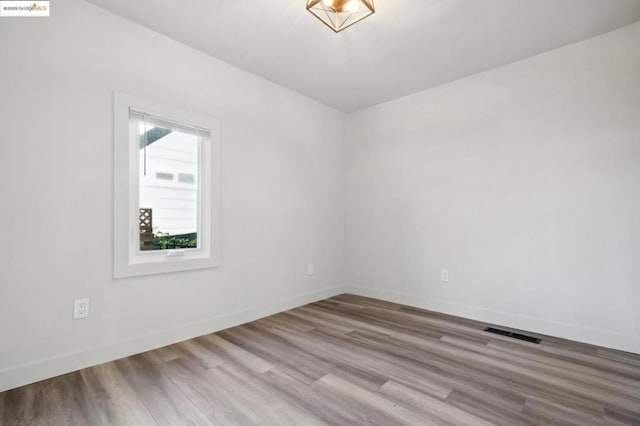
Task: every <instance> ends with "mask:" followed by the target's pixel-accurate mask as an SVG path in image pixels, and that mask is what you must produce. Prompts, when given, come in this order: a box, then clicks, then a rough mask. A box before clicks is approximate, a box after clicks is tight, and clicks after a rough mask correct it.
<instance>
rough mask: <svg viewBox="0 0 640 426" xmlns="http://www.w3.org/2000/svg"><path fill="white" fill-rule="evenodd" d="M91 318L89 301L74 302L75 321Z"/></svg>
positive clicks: (79, 300)
mask: <svg viewBox="0 0 640 426" xmlns="http://www.w3.org/2000/svg"><path fill="white" fill-rule="evenodd" d="M88 316H89V299H78V300H76V301H74V302H73V319H74V320H76V319H81V318H87V317H88Z"/></svg>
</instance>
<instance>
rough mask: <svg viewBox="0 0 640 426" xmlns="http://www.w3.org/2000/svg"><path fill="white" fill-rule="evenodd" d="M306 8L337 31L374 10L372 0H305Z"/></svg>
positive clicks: (360, 19)
mask: <svg viewBox="0 0 640 426" xmlns="http://www.w3.org/2000/svg"><path fill="white" fill-rule="evenodd" d="M307 10H308V11H309V12H311V13H313V15H314V16H315V17H316V18H318V19H319V20H321V21H322V23H324V24H325V25H326V26H327V27H329V28H331V29H332V30H333V31H335V32H337V33H338V32H340V31H342V30H344V29H345V28H347V27H350V26H351V25H353V24H355V23H356V22H359V21H362V20H363V19H364V18H366V17H367V16H369V15H373V13H374V12H375V11H376V9H375V7H374V5H373V0H307Z"/></svg>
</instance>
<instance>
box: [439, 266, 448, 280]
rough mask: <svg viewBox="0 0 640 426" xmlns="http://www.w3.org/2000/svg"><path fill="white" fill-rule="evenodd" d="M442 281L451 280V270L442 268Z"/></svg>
mask: <svg viewBox="0 0 640 426" xmlns="http://www.w3.org/2000/svg"><path fill="white" fill-rule="evenodd" d="M440 281H441V282H443V283H448V282H449V270H448V269H440Z"/></svg>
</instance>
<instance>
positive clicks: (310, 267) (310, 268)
mask: <svg viewBox="0 0 640 426" xmlns="http://www.w3.org/2000/svg"><path fill="white" fill-rule="evenodd" d="M315 273H316V272H315V268H314V267H313V263H309V264H308V265H307V275H309V276H311V275H313V274H315Z"/></svg>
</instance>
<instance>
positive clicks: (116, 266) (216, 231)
mask: <svg viewBox="0 0 640 426" xmlns="http://www.w3.org/2000/svg"><path fill="white" fill-rule="evenodd" d="M130 109H132V110H136V111H144V112H145V113H148V114H150V115H153V116H157V117H161V118H165V119H167V120H169V121H175V122H176V123H178V124H179V123H185V124H188V125H189V126H191V127H197V128H200V129H203V130H205V129H206V130H207V131H208V132H210V134H211V138H210V139H209V141H208V143H202V144H201V148H200V149H201V153H200V156H199V157H200V169H201V175H202V176H201V179H200V181H199V188H198V191H199V196H198V201H199V206H198V207H199V213H200V214H199V215H198V221H199V229H198V231H199V233H198V246H199V247H198V249H185V250H162V251H158V252H149V251H147V252H141V251H140V250H139V244H140V242H139V237H138V235H139V224H138V220H139V218H138V215H139V206H138V205H139V197H138V191H139V175H138V173H139V171H138V168H139V161H138V155H139V148H138V147H137V146H136V145H135V144H134V143H132V142H131V139H130V122H129V111H130ZM113 144H114V167H113V176H114V203H113V214H114V224H113V235H114V245H113V249H114V250H113V256H114V263H113V276H114V278H125V277H133V276H142V275H152V274H162V273H169V272H179V271H189V270H194V269H203V268H215V267H218V266H219V251H220V250H219V239H220V123H219V121H218V120H217V119H215V118H212V117H209V116H206V115H203V114H198V113H193V112H188V111H184V110H181V109H178V108H175V107H172V106H169V105H164V104H161V103H157V102H154V101H150V100H147V99H144V98H140V97H137V96H133V95H129V94H127V93H122V92H117V91H115V92H114V94H113ZM136 229H138V230H137V231H136Z"/></svg>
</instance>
